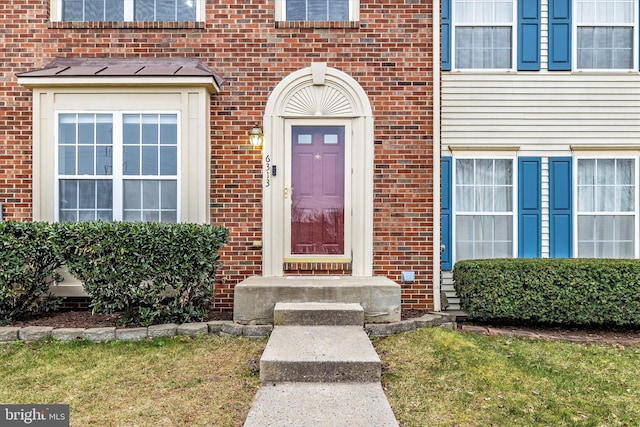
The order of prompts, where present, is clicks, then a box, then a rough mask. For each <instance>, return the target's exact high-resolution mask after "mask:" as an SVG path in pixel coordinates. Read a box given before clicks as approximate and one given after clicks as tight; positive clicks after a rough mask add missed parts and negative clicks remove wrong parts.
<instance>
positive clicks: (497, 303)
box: [453, 258, 640, 326]
mask: <svg viewBox="0 0 640 427" xmlns="http://www.w3.org/2000/svg"><path fill="white" fill-rule="evenodd" d="M453 278H454V286H455V289H456V292H457V293H458V295H459V296H460V299H461V308H462V310H463V311H464V312H465V313H466V314H467V316H468V318H469V319H475V320H492V321H511V322H514V321H515V322H535V323H553V324H569V325H618V326H630V325H640V261H638V260H628V259H584V258H578V259H493V260H467V261H460V262H458V263H456V265H455V268H454V272H453Z"/></svg>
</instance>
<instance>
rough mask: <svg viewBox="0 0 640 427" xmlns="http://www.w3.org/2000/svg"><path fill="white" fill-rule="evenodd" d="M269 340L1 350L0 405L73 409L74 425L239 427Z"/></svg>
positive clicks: (36, 346)
mask: <svg viewBox="0 0 640 427" xmlns="http://www.w3.org/2000/svg"><path fill="white" fill-rule="evenodd" d="M265 345H266V340H255V339H248V338H239V337H220V336H206V337H197V338H187V337H176V338H171V339H159V340H154V341H144V342H117V341H115V342H107V343H90V342H86V341H79V342H73V343H61V342H55V341H44V342H37V343H30V344H23V343H20V342H16V343H13V344H6V345H1V346H0V402H3V403H43V404H53V403H68V404H70V419H71V425H72V426H90V425H95V426H101V427H102V426H187V425H189V426H212V425H214V426H237V425H242V422H243V421H244V419H245V418H246V415H247V413H248V411H249V408H250V407H251V403H252V401H253V398H254V396H255V393H256V391H257V389H258V386H259V379H258V376H257V369H258V368H257V366H258V360H259V359H260V355H261V354H262V351H263V349H264V346H265Z"/></svg>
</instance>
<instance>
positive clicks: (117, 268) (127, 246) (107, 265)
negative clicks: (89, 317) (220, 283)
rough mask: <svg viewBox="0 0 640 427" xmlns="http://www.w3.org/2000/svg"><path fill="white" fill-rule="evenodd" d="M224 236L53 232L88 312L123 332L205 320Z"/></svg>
mask: <svg viewBox="0 0 640 427" xmlns="http://www.w3.org/2000/svg"><path fill="white" fill-rule="evenodd" d="M227 239H228V230H227V229H226V228H223V227H219V226H211V225H200V224H159V223H145V222H78V223H60V224H56V225H55V232H54V233H53V241H54V246H55V248H56V253H57V254H58V255H59V256H60V258H61V259H62V260H63V262H64V264H65V266H66V267H67V268H68V270H69V272H70V273H71V274H72V275H73V276H75V277H76V278H78V279H79V280H81V281H82V282H83V286H84V289H85V292H87V293H88V294H89V295H90V296H91V298H92V307H93V311H94V312H119V313H120V317H119V319H120V321H121V323H122V324H125V325H143V326H146V325H151V324H158V323H170V322H175V323H185V322H191V321H199V320H203V319H204V317H205V316H206V315H207V313H208V311H209V308H210V303H211V299H212V297H213V295H214V292H215V287H214V286H215V276H216V271H217V269H218V268H219V267H220V263H219V255H218V251H219V250H220V248H222V247H223V246H224V245H225V244H226V243H227Z"/></svg>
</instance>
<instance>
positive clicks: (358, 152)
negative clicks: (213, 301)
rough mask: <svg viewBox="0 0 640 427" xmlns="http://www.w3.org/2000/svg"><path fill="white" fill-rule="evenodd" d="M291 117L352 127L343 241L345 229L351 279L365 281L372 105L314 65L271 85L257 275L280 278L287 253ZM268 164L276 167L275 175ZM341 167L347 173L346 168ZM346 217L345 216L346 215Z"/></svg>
mask: <svg viewBox="0 0 640 427" xmlns="http://www.w3.org/2000/svg"><path fill="white" fill-rule="evenodd" d="M294 119H295V120H296V121H297V120H303V119H304V120H305V123H314V124H325V123H326V124H332V123H339V122H341V123H345V122H348V123H349V125H350V127H351V144H350V149H349V151H350V152H349V153H348V154H347V153H345V163H346V161H347V159H348V158H349V157H350V158H351V165H350V166H351V169H350V172H351V173H350V178H351V185H350V188H347V189H345V190H346V191H345V197H346V195H347V194H350V195H351V200H350V201H351V215H349V216H350V218H352V219H353V221H352V223H351V226H350V230H349V236H348V237H347V236H346V234H347V230H346V227H345V240H346V239H347V238H348V239H349V240H350V241H351V249H352V256H351V263H352V265H351V269H352V275H353V276H359V277H370V276H372V275H373V156H374V144H373V115H372V111H371V104H370V103H369V99H368V97H367V95H366V93H365V92H364V90H363V89H362V87H361V86H360V85H359V84H358V82H356V81H355V80H354V79H353V78H352V77H350V76H349V75H347V74H345V73H343V72H342V71H339V70H337V69H334V68H330V67H327V65H326V64H325V63H313V64H312V65H311V66H310V67H308V68H304V69H301V70H298V71H296V72H294V73H292V74H290V75H289V76H287V77H286V78H284V79H283V80H282V81H281V82H280V83H279V84H278V85H277V86H276V87H275V89H274V90H273V92H272V93H271V96H270V97H269V100H268V101H267V106H266V109H265V116H264V123H263V124H264V136H265V139H264V145H263V152H262V161H263V168H262V169H263V182H262V184H263V191H264V192H263V206H262V208H263V209H262V212H263V213H262V215H263V221H262V236H263V245H262V274H263V276H283V275H284V270H283V264H284V262H285V256H286V254H287V253H288V251H289V246H290V236H289V240H286V239H287V237H286V229H287V227H286V224H285V221H289V220H290V219H289V217H288V216H287V215H286V212H285V200H284V197H285V177H286V176H287V175H286V174H285V173H284V170H283V168H286V167H288V163H287V151H289V148H287V143H289V144H290V137H289V139H287V138H288V137H287V133H288V131H289V130H290V127H289V126H288V125H287V123H289V121H291V120H294ZM307 120H308V122H307ZM345 137H346V135H345ZM287 141H289V142H287ZM289 161H290V160H289ZM273 166H276V171H277V172H276V175H275V176H273V174H272V167H273ZM345 167H346V172H349V166H348V165H345ZM347 215H348V214H347V212H345V217H346V216H347ZM314 258H315V259H317V257H314ZM331 261H333V260H331ZM319 262H322V261H319Z"/></svg>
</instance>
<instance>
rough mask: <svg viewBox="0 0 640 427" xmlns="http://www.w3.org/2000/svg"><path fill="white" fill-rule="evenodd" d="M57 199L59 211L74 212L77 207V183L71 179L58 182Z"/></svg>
mask: <svg viewBox="0 0 640 427" xmlns="http://www.w3.org/2000/svg"><path fill="white" fill-rule="evenodd" d="M59 197H60V202H59V206H60V210H66V209H73V210H75V209H76V208H77V207H78V181H76V180H71V179H62V180H60V187H59Z"/></svg>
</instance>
